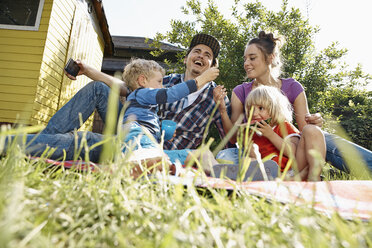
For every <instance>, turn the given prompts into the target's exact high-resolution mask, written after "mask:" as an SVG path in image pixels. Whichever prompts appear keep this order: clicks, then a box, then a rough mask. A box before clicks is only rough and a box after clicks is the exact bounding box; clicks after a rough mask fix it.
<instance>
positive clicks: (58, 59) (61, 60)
mask: <svg viewBox="0 0 372 248" xmlns="http://www.w3.org/2000/svg"><path fill="white" fill-rule="evenodd" d="M44 56H48V57H49V58H50V60H49V61H53V62H54V63H57V64H60V65H63V66H62V67H64V65H65V60H66V57H65V56H64V55H63V54H61V53H59V52H58V51H52V50H51V49H50V47H49V46H47V47H45V50H44Z"/></svg>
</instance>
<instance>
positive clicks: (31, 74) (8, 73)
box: [0, 68, 39, 79]
mask: <svg viewBox="0 0 372 248" xmlns="http://www.w3.org/2000/svg"><path fill="white" fill-rule="evenodd" d="M0 75H1V76H5V77H14V76H17V77H19V78H34V79H37V78H38V77H39V71H38V70H34V71H29V70H24V71H21V70H13V69H2V68H0Z"/></svg>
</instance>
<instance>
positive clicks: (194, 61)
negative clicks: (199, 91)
mask: <svg viewBox="0 0 372 248" xmlns="http://www.w3.org/2000/svg"><path fill="white" fill-rule="evenodd" d="M212 62H213V52H212V49H210V47H208V46H206V45H203V44H199V45H196V46H194V47H193V48H192V49H191V51H190V53H189V54H188V55H187V57H186V58H185V60H184V63H185V65H186V74H189V75H190V76H191V77H193V78H195V77H197V76H199V75H200V74H202V73H203V72H204V71H206V70H207V69H208V68H210V67H211V65H212Z"/></svg>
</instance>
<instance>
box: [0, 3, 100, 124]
mask: <svg viewBox="0 0 372 248" xmlns="http://www.w3.org/2000/svg"><path fill="white" fill-rule="evenodd" d="M92 20H94V17H93V18H92V17H91V16H90V15H89V14H88V12H87V8H86V2H85V1H83V2H81V1H78V0H45V3H44V7H43V13H42V18H41V23H40V27H39V30H38V31H20V30H5V29H0V122H12V123H15V122H19V123H24V124H44V125H46V123H47V122H48V120H49V119H50V117H51V116H52V115H53V114H54V113H55V112H56V111H57V110H58V109H59V108H61V107H62V106H63V104H64V103H66V102H67V101H68V100H69V99H70V98H71V97H72V96H73V95H74V94H75V93H76V92H77V91H78V90H79V89H80V88H81V87H83V86H84V85H86V84H87V83H88V82H89V81H90V80H89V79H88V78H87V77H85V76H80V77H79V78H78V80H76V81H71V80H70V79H68V78H67V77H66V76H65V75H64V72H63V68H64V65H65V64H66V62H67V60H68V59H69V58H70V57H72V58H74V59H77V58H79V59H82V60H83V61H84V62H86V63H87V64H89V65H91V66H94V67H95V68H97V69H98V70H100V68H101V64H102V59H103V50H104V42H103V39H102V35H101V33H100V31H99V28H98V30H97V28H94V26H93V23H92V22H93V21H92ZM96 26H97V25H96ZM90 124H91V121H90V122H88V124H87V125H86V126H85V129H86V128H87V127H89V126H90Z"/></svg>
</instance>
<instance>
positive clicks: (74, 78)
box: [64, 59, 88, 80]
mask: <svg viewBox="0 0 372 248" xmlns="http://www.w3.org/2000/svg"><path fill="white" fill-rule="evenodd" d="M75 62H76V64H77V65H78V66H79V67H80V71H79V73H78V74H77V76H80V75H83V74H84V73H85V72H86V70H87V67H88V66H87V65H85V64H84V63H83V62H82V61H81V60H80V59H77V60H76V61H75ZM64 72H65V75H66V76H67V77H68V78H69V79H71V80H76V77H77V76H76V77H74V76H72V75H70V74H68V73H67V71H65V70H64Z"/></svg>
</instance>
